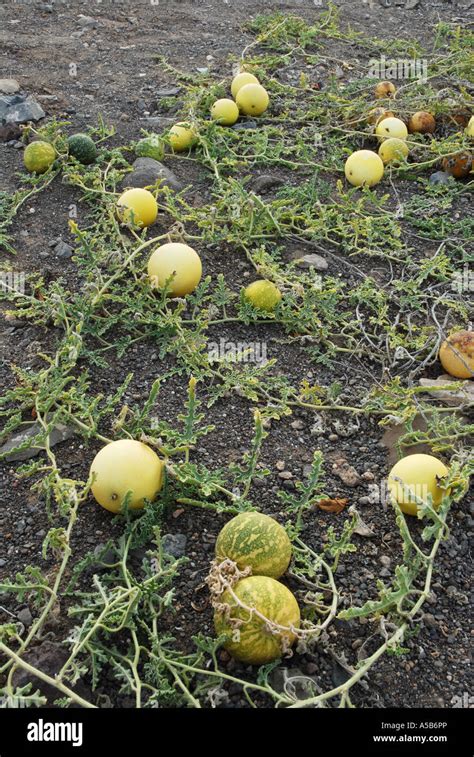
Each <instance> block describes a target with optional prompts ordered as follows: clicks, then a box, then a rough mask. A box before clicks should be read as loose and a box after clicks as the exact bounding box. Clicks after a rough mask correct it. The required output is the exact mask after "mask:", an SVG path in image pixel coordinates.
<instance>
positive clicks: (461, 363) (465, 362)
mask: <svg viewBox="0 0 474 757" xmlns="http://www.w3.org/2000/svg"><path fill="white" fill-rule="evenodd" d="M439 359H440V361H441V365H442V366H443V368H444V370H445V371H446V373H449V375H450V376H455V377H456V378H461V379H468V378H473V377H474V331H465V330H463V331H458V332H456V333H455V334H451V336H450V337H448V338H447V339H446V340H445V341H444V342H443V344H442V345H441V349H440V351H439Z"/></svg>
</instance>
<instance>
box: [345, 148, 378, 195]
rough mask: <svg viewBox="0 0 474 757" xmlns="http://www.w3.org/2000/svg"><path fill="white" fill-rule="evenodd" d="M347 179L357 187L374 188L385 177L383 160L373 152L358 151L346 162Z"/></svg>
mask: <svg viewBox="0 0 474 757" xmlns="http://www.w3.org/2000/svg"><path fill="white" fill-rule="evenodd" d="M344 172H345V174H346V179H347V181H348V182H349V183H350V184H353V186H355V187H360V186H362V185H365V186H367V187H373V186H374V185H375V184H378V183H379V181H380V179H381V178H382V176H383V161H382V158H381V157H380V156H379V155H377V153H376V152H372V150H357V151H356V152H353V153H352V155H349V157H348V158H347V160H346V164H345V166H344Z"/></svg>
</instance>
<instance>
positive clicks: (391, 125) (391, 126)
mask: <svg viewBox="0 0 474 757" xmlns="http://www.w3.org/2000/svg"><path fill="white" fill-rule="evenodd" d="M375 133H376V135H377V137H378V138H379V139H380V140H382V139H388V138H389V137H395V138H396V139H406V138H407V137H408V129H407V127H406V125H405V124H404V123H403V121H402V120H401V119H400V118H384V119H383V120H382V121H379V122H378V124H377V126H376V127H375Z"/></svg>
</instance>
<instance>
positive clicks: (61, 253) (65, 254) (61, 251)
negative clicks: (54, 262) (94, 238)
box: [54, 239, 74, 258]
mask: <svg viewBox="0 0 474 757" xmlns="http://www.w3.org/2000/svg"><path fill="white" fill-rule="evenodd" d="M54 252H55V253H56V256H57V257H58V258H72V255H73V252H74V247H71V245H70V244H67V242H63V241H62V239H61V241H60V242H58V244H57V245H56V247H55V248H54Z"/></svg>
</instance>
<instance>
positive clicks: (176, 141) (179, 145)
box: [168, 121, 197, 152]
mask: <svg viewBox="0 0 474 757" xmlns="http://www.w3.org/2000/svg"><path fill="white" fill-rule="evenodd" d="M168 139H169V143H170V145H171V149H172V150H173V152H184V150H190V149H191V147H193V146H194V145H195V144H196V139H197V134H196V131H195V129H194V128H193V127H192V126H191V125H190V124H189V123H186V122H184V121H180V123H177V124H175V125H174V126H172V127H171V129H170V130H169V132H168Z"/></svg>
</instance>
